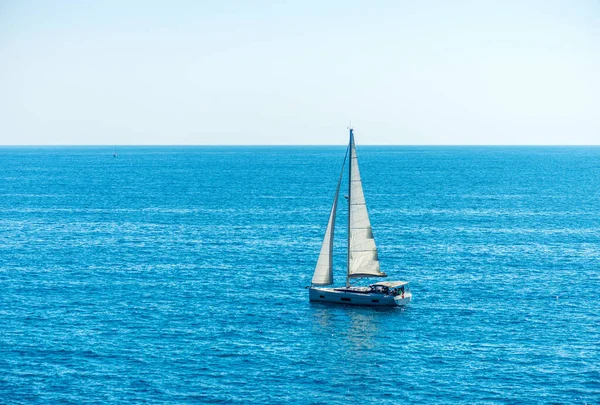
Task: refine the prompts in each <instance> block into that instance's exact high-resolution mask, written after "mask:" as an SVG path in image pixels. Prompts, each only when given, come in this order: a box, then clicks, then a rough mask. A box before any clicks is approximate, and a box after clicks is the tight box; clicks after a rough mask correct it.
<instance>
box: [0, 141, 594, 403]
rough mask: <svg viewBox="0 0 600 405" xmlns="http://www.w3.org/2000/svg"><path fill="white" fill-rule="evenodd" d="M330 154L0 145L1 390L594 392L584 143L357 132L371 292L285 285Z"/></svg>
mask: <svg viewBox="0 0 600 405" xmlns="http://www.w3.org/2000/svg"><path fill="white" fill-rule="evenodd" d="M359 141H360V139H359ZM343 155H344V147H343V146H337V147H122V148H120V150H119V156H118V157H117V158H113V157H112V150H111V148H102V147H48V148H18V147H9V148H1V149H0V291H1V293H0V322H1V333H0V403H7V404H29V403H65V404H82V403H97V404H106V403H111V404H126V403H156V404H168V403H170V404H182V403H227V404H231V403H234V404H235V403H238V404H271V403H290V404H349V403H377V404H397V403H414V404H424V403H436V404H443V403H448V404H450V403H478V404H485V403H489V404H492V403H494V404H495V403H502V404H504V403H514V404H517V403H532V404H533V403H577V404H586V403H590V404H591V403H595V404H598V403H600V316H599V313H600V312H599V308H600V271H599V267H600V266H599V263H600V148H590V147H374V146H373V147H369V146H365V147H360V145H359V149H358V155H359V158H360V163H361V175H362V178H363V182H364V188H365V195H366V200H367V204H368V207H369V212H370V216H371V221H372V225H373V230H374V235H375V239H376V242H377V244H378V247H379V249H380V254H379V256H380V261H381V265H382V269H383V270H384V271H385V272H386V273H388V274H389V275H390V278H391V279H392V280H394V279H401V280H408V281H410V282H411V287H412V291H413V294H414V300H413V302H412V303H411V305H410V306H409V307H407V308H405V309H400V308H397V309H389V310H376V309H371V308H354V307H345V306H326V305H323V304H311V303H309V302H308V294H307V291H306V290H305V289H304V287H305V286H306V285H309V284H310V279H311V276H312V272H313V269H314V265H315V263H316V259H317V256H318V252H319V248H320V244H321V240H322V237H323V233H324V230H325V226H326V222H327V218H328V215H329V209H330V207H331V203H332V198H333V195H334V192H335V186H336V181H337V175H338V173H339V169H340V165H341V162H342V159H343ZM342 205H343V204H342ZM344 216H345V213H344V212H341V213H340V214H339V216H338V225H342V226H341V227H340V229H339V230H338V231H337V234H336V236H337V238H338V239H337V242H336V245H335V249H336V252H335V258H334V263H335V270H334V274H335V279H336V282H338V283H342V282H343V279H344V271H345V270H344V266H345V250H344V249H345V245H344V243H345V229H344V224H345V221H346V220H345V218H344Z"/></svg>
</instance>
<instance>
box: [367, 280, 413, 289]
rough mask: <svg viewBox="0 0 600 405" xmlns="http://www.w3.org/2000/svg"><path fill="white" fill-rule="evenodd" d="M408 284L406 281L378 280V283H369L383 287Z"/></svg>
mask: <svg viewBox="0 0 600 405" xmlns="http://www.w3.org/2000/svg"><path fill="white" fill-rule="evenodd" d="M406 284H408V281H380V282H379V283H375V284H371V286H376V285H380V286H383V287H388V288H394V287H402V286H403V285H406Z"/></svg>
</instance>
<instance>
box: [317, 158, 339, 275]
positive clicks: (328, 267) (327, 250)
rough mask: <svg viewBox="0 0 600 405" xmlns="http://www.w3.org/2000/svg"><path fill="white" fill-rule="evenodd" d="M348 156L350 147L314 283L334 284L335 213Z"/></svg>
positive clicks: (330, 215) (336, 192)
mask: <svg viewBox="0 0 600 405" xmlns="http://www.w3.org/2000/svg"><path fill="white" fill-rule="evenodd" d="M347 157H348V149H346V156H345V157H344V162H343V163H342V172H341V173H340V179H339V180H338V184H337V188H336V189H335V198H334V199H333V206H332V207H331V213H330V214H329V222H327V230H326V231H325V237H324V238H323V244H322V245H321V253H320V254H319V259H318V260H317V267H316V268H315V273H314V274H313V278H312V284H313V285H330V284H333V234H334V230H335V214H336V212H337V201H338V197H339V194H340V185H341V184H342V174H343V173H344V166H345V165H346V158H347Z"/></svg>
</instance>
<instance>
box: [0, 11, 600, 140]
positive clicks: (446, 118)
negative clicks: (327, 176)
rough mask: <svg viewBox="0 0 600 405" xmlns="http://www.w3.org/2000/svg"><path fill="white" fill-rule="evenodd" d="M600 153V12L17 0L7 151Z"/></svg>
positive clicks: (1, 50)
mask: <svg viewBox="0 0 600 405" xmlns="http://www.w3.org/2000/svg"><path fill="white" fill-rule="evenodd" d="M350 121H351V122H352V125H353V126H354V127H355V128H356V135H357V141H358V142H359V143H361V144H444V145H445V144H600V2H599V1H598V0H587V1H586V0H573V1H566V0H565V1H551V0H549V1H517V0H514V1H460V0H457V1H416V0H415V1H399V0H398V1H375V0H372V1H352V0H347V1H312V0H303V1H288V2H282V1H262V2H251V1H229V2H227V1H163V2H158V1H95V2H94V1H78V0H73V1H27V0H22V1H17V0H15V1H7V0H0V144H25V145H27V144H34V145H36V144H37V145H39V144H96V145H97V144H108V145H112V144H151V145H152V144H192V145H194V144H343V143H344V142H345V141H346V127H347V126H348V123H349V122H350Z"/></svg>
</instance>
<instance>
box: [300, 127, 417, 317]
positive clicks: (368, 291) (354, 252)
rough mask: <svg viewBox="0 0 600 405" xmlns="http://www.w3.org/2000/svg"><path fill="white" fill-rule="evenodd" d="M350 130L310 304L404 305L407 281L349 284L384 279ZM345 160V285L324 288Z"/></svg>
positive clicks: (327, 281)
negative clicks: (346, 203) (346, 208)
mask: <svg viewBox="0 0 600 405" xmlns="http://www.w3.org/2000/svg"><path fill="white" fill-rule="evenodd" d="M349 130H350V141H349V143H348V147H347V149H346V156H345V157H344V163H342V170H341V173H340V177H339V180H338V184H337V188H336V190H335V198H334V200H333V207H332V208H331V213H330V214H329V222H328V223H327V229H326V231H325V238H324V239H323V244H322V245H321V252H320V254H319V259H318V260H317V265H316V268H315V272H314V274H313V278H312V283H311V285H310V286H309V287H307V288H308V294H309V299H310V301H318V302H329V303H337V304H349V305H367V306H405V305H408V303H409V302H410V300H411V298H412V293H411V292H410V288H409V286H408V282H406V281H380V282H377V283H374V284H371V285H368V286H357V285H351V284H350V280H354V279H358V278H370V277H387V274H385V273H384V272H382V271H381V270H380V268H379V258H378V255H377V246H376V245H375V239H374V238H373V231H372V229H371V221H369V214H368V212H367V205H366V202H365V196H364V193H363V187H362V182H361V179H360V172H359V170H358V158H357V156H356V145H355V144H354V131H353V129H352V128H350V129H349ZM346 161H348V195H347V196H346V198H347V200H348V246H347V249H348V252H347V253H348V255H347V263H346V285H345V286H343V287H327V286H331V285H332V284H333V236H334V230H335V216H336V212H337V208H338V197H339V194H340V186H341V184H342V177H343V174H344V167H345V165H346Z"/></svg>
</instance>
